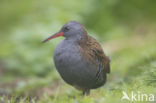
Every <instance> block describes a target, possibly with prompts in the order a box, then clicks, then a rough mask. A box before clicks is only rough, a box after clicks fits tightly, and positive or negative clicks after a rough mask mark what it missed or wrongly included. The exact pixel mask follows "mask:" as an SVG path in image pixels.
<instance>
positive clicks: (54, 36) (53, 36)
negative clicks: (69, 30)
mask: <svg viewBox="0 0 156 103" xmlns="http://www.w3.org/2000/svg"><path fill="white" fill-rule="evenodd" d="M59 36H63V32H58V33H55V34H54V35H52V36H50V37H48V38H47V39H45V40H43V41H42V42H43V43H45V42H47V41H49V40H51V39H54V38H57V37H59Z"/></svg>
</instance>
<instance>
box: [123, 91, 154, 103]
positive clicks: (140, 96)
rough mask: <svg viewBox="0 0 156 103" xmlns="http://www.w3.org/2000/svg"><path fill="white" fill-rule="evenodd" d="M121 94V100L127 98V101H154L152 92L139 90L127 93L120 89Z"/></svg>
mask: <svg viewBox="0 0 156 103" xmlns="http://www.w3.org/2000/svg"><path fill="white" fill-rule="evenodd" d="M122 94H123V96H122V98H121V100H128V101H154V100H155V96H154V94H146V93H141V92H140V91H137V92H134V91H132V92H131V93H130V94H129V95H128V94H127V93H126V92H125V91H122Z"/></svg>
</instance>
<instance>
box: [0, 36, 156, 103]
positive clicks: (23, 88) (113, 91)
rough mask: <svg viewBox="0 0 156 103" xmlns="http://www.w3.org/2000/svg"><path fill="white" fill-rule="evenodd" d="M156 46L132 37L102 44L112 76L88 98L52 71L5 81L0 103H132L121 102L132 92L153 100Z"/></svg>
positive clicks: (149, 40)
mask: <svg viewBox="0 0 156 103" xmlns="http://www.w3.org/2000/svg"><path fill="white" fill-rule="evenodd" d="M155 44H156V40H155V38H154V35H153V36H150V37H148V35H147V36H146V37H142V36H139V37H133V36H132V37H129V38H124V39H122V40H119V41H115V42H114V41H113V42H108V43H105V44H104V45H103V47H104V49H105V47H110V48H108V49H107V50H108V51H107V52H108V53H109V55H110V56H111V60H112V61H111V74H109V75H108V80H107V83H106V85H105V86H103V87H101V88H99V89H97V90H92V91H91V94H90V95H89V96H82V94H81V92H80V91H77V90H75V89H74V88H73V87H71V86H69V85H67V84H66V83H64V82H63V80H62V79H61V78H60V77H59V75H58V73H57V72H56V71H54V72H52V73H49V74H48V75H47V76H46V77H45V78H36V77H29V78H23V79H21V78H20V79H19V80H18V79H17V78H16V79H15V80H13V79H11V80H8V81H7V82H6V81H4V82H3V83H1V85H0V87H1V88H3V90H1V88H0V103H114V102H115V103H132V101H128V100H121V98H122V96H123V94H122V91H125V92H126V93H127V94H128V95H130V94H131V92H132V91H133V92H134V93H138V91H139V92H141V93H146V94H151V93H152V94H154V95H155V96H156V88H155V86H156V47H155ZM114 48H116V49H114ZM52 77H53V78H52ZM135 102H136V103H138V102H137V101H134V103H135ZM142 103H149V102H148V101H143V102H142ZM153 103H154V102H153Z"/></svg>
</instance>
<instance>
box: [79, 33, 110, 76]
mask: <svg viewBox="0 0 156 103" xmlns="http://www.w3.org/2000/svg"><path fill="white" fill-rule="evenodd" d="M79 49H80V52H81V54H82V55H83V57H84V58H85V59H87V60H88V62H91V63H95V64H96V65H99V64H102V65H103V66H104V67H103V70H104V73H110V59H109V57H107V56H106V55H105V54H104V52H103V50H102V47H101V46H100V44H99V43H98V42H97V41H96V39H94V38H92V37H91V36H89V35H87V34H86V33H84V38H83V39H82V40H81V41H80V42H79ZM96 61H98V63H97V62H96Z"/></svg>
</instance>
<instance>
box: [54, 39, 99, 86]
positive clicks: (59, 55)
mask: <svg viewBox="0 0 156 103" xmlns="http://www.w3.org/2000/svg"><path fill="white" fill-rule="evenodd" d="M54 62H55V66H56V68H57V70H58V72H59V73H60V75H61V77H62V78H63V79H64V81H66V82H67V83H69V84H71V85H78V86H83V87H84V86H86V87H87V86H92V85H94V84H95V81H96V78H95V76H96V73H97V69H95V68H96V66H94V65H89V64H88V63H87V62H86V61H85V60H84V59H83V58H82V57H81V54H80V52H79V49H78V45H77V44H75V43H73V42H70V41H66V40H63V41H62V42H61V43H60V44H59V45H58V46H57V47H56V48H55V52H54Z"/></svg>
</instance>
